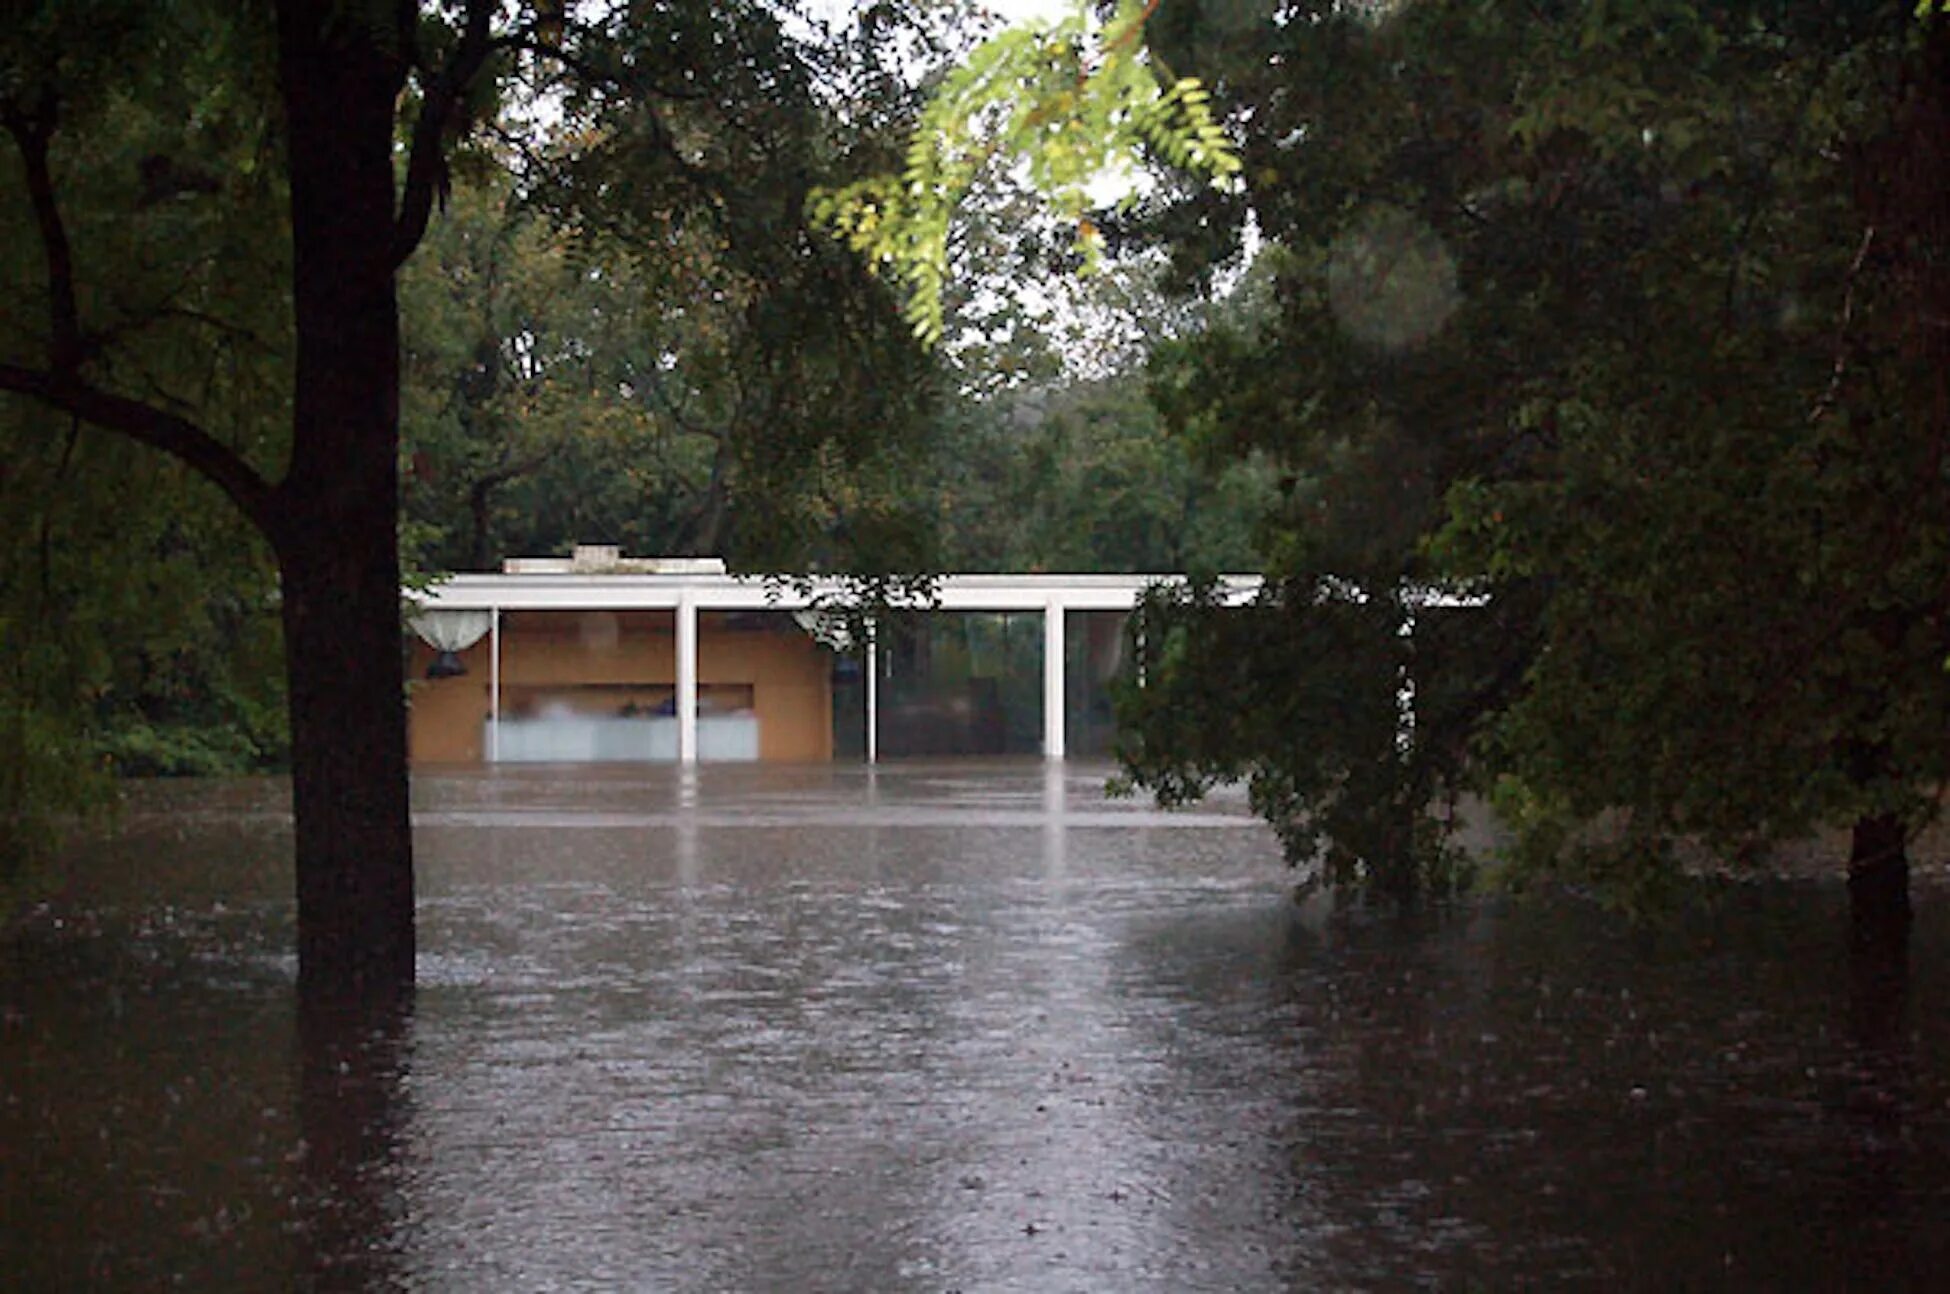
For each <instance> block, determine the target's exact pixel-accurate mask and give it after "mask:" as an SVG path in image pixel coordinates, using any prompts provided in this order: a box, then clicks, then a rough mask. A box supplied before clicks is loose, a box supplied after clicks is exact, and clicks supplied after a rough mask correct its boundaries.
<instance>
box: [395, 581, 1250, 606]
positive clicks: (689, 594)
mask: <svg viewBox="0 0 1950 1294" xmlns="http://www.w3.org/2000/svg"><path fill="white" fill-rule="evenodd" d="M1220 578H1221V581H1222V582H1223V583H1224V585H1225V588H1226V593H1227V596H1228V598H1229V600H1231V601H1235V602H1244V601H1247V600H1249V599H1251V598H1252V596H1253V595H1254V594H1256V593H1258V592H1259V588H1260V584H1261V580H1260V577H1259V576H1257V575H1226V576H1221V577H1220ZM1183 582H1184V577H1183V576H1182V575H943V576H939V577H937V579H936V582H935V585H934V594H935V596H934V600H933V601H932V602H923V603H917V604H914V609H916V610H925V611H1040V610H1043V609H1045V608H1048V607H1052V606H1060V607H1063V608H1065V609H1066V610H1071V611H1128V610H1130V609H1131V608H1133V607H1135V606H1136V605H1137V601H1138V598H1139V596H1140V595H1141V594H1142V593H1143V592H1144V590H1145V589H1147V588H1149V587H1151V586H1152V585H1154V584H1180V583H1183ZM407 597H408V599H409V600H411V601H412V602H414V603H415V604H416V605H418V606H421V607H423V608H426V609H428V610H441V611H487V610H496V609H498V610H502V611H657V610H672V609H674V608H676V607H677V606H679V605H681V604H684V603H689V604H690V605H691V606H694V607H696V608H697V609H698V610H700V611H798V610H802V609H804V608H807V607H815V606H836V605H845V604H846V603H848V602H850V601H851V600H852V599H853V589H852V588H851V587H850V586H849V585H847V584H846V583H845V582H843V581H840V580H836V579H830V578H825V577H818V578H814V579H812V580H810V581H791V580H785V579H780V578H778V577H775V576H763V575H716V574H696V575H689V574H686V575H671V574H656V575H631V574H601V575H575V574H565V573H557V572H548V573H522V574H513V575H454V576H450V577H448V578H447V579H445V580H442V581H441V582H440V583H438V584H436V585H434V586H433V587H432V588H430V589H426V590H412V591H409V592H408V593H407Z"/></svg>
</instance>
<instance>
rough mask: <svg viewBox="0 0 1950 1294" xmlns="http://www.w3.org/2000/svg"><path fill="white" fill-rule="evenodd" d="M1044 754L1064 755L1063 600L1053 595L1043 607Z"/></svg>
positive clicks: (1060, 756)
mask: <svg viewBox="0 0 1950 1294" xmlns="http://www.w3.org/2000/svg"><path fill="white" fill-rule="evenodd" d="M1043 755H1044V757H1045V758H1047V759H1062V758H1063V603H1062V601H1061V600H1060V599H1059V598H1058V597H1057V596H1056V595H1055V594H1051V595H1050V599H1049V605H1048V606H1047V607H1045V608H1044V610H1043Z"/></svg>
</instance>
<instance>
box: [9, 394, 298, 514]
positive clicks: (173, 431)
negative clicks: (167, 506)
mask: <svg viewBox="0 0 1950 1294" xmlns="http://www.w3.org/2000/svg"><path fill="white" fill-rule="evenodd" d="M0 391H12V392H14V393H16V394H18V395H24V396H27V397H29V398H30V399H34V400H38V401H40V402H41V403H42V404H44V405H47V406H48V407H49V408H53V409H59V410H61V411H62V412H63V413H67V414H71V415H73V416H74V417H76V418H79V419H81V420H82V421H83V422H86V423H89V424H91V425H92V426H96V427H100V428H102V429H103V430H105V431H113V432H117V433H119V434H121V435H124V436H127V437H128V438H129V439H131V440H135V441H138V442H140V443H142V444H144V445H148V446H151V447H152V448H155V449H159V450H161V451H162V452H163V453H165V454H168V455H170V456H171V457H172V458H174V459H176V460H177V461H178V462H181V463H183V464H185V465H187V466H188V467H190V468H191V469H193V470H194V471H196V472H197V473H198V474H199V475H201V476H203V477H204V478H206V479H207V480H209V481H211V482H213V483H215V485H216V486H217V488H219V489H221V490H222V491H223V492H224V494H226V495H227V496H229V498H230V501H231V502H232V503H234V504H236V505H237V507H238V508H239V509H240V510H241V511H242V512H243V514H244V515H245V516H246V517H248V518H250V520H251V522H252V523H253V524H254V525H256V526H257V528H258V529H259V530H261V531H263V532H264V533H265V534H266V535H269V534H270V533H271V529H272V527H273V525H274V524H275V521H276V517H275V516H274V514H273V512H272V509H271V494H272V491H271V487H270V485H269V484H267V483H266V482H265V480H264V478H263V477H262V476H259V475H258V473H257V470H256V469H255V468H253V467H252V466H251V465H250V464H249V463H247V462H245V461H244V460H243V459H242V458H240V457H238V456H237V454H236V453H235V452H233V451H232V450H231V449H230V448H229V447H228V446H226V445H225V444H224V443H223V442H222V441H220V440H218V439H217V438H216V437H214V436H212V435H211V434H210V433H209V432H207V431H205V430H204V429H203V428H201V427H199V426H197V425H196V424H195V423H193V422H191V421H190V420H189V419H187V418H183V417H179V416H178V415H176V414H173V413H169V412H166V411H164V410H162V409H158V408H156V407H155V406H154V405H149V404H144V403H143V402H142V401H140V400H131V399H128V398H126V397H124V396H119V395H111V394H109V393H108V392H106V391H101V390H97V389H95V388H94V387H91V386H89V385H88V384H87V383H85V382H82V381H80V380H78V379H76V378H72V377H66V376H63V375H60V374H56V373H45V372H40V371H38V370H35V369H29V368H22V367H20V366H19V365H17V364H5V363H0Z"/></svg>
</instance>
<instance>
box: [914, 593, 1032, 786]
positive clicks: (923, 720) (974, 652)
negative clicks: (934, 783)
mask: <svg viewBox="0 0 1950 1294" xmlns="http://www.w3.org/2000/svg"><path fill="white" fill-rule="evenodd" d="M881 634H882V636H881V644H880V688H879V700H880V753H881V755H882V756H883V757H890V758H899V757H901V756H904V755H1034V754H1039V753H1040V752H1041V751H1042V748H1043V695H1042V687H1043V684H1042V679H1043V673H1042V670H1043V617H1042V613H1041V612H1036V611H1018V612H978V611H928V612H917V613H913V614H906V615H898V616H895V617H892V618H891V619H890V620H889V622H887V623H886V624H884V625H883V626H882V630H881Z"/></svg>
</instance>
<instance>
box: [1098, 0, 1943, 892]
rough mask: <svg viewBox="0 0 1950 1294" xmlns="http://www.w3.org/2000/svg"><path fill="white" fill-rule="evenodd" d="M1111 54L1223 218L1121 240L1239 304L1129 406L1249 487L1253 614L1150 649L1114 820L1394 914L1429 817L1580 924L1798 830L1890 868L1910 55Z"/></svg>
mask: <svg viewBox="0 0 1950 1294" xmlns="http://www.w3.org/2000/svg"><path fill="white" fill-rule="evenodd" d="M1150 34H1151V38H1152V40H1153V41H1154V43H1155V44H1156V46H1157V47H1158V48H1159V49H1160V50H1161V51H1162V53H1163V56H1164V57H1165V58H1166V59H1167V60H1168V61H1170V62H1171V63H1172V64H1173V65H1174V66H1177V67H1182V68H1185V69H1188V70H1191V71H1195V72H1197V73H1198V74H1199V75H1201V76H1202V77H1204V78H1205V79H1206V80H1207V81H1208V82H1209V83H1210V84H1212V86H1213V90H1214V103H1215V105H1216V106H1217V108H1218V110H1219V111H1220V113H1221V114H1222V116H1223V117H1224V119H1225V120H1226V121H1227V122H1228V124H1229V125H1230V127H1231V128H1232V129H1234V130H1236V131H1237V132H1238V133H1239V135H1240V138H1241V141H1242V142H1241V156H1242V158H1243V161H1244V167H1243V171H1242V174H1243V176H1244V182H1245V192H1244V194H1243V195H1241V196H1240V197H1239V198H1238V199H1236V200H1235V199H1234V198H1233V197H1231V196H1227V195H1210V194H1206V195H1198V196H1194V197H1192V198H1190V199H1189V200H1185V199H1174V200H1173V201H1172V202H1171V203H1170V205H1169V207H1168V208H1167V207H1164V204H1160V206H1161V208H1163V209H1161V210H1159V211H1158V212H1157V213H1156V216H1157V219H1156V222H1155V227H1157V228H1159V229H1161V230H1162V231H1164V232H1165V233H1166V234H1168V235H1170V234H1176V235H1177V236H1176V237H1175V239H1174V245H1175V246H1177V247H1178V249H1179V252H1180V255H1181V256H1182V257H1184V258H1186V259H1187V260H1188V261H1191V262H1196V260H1197V258H1198V257H1199V256H1201V255H1204V254H1207V253H1208V252H1209V249H1210V247H1211V245H1212V241H1213V240H1212V238H1211V236H1210V233H1209V232H1207V231H1209V230H1210V229H1212V228H1215V227H1216V228H1224V227H1234V228H1236V227H1237V224H1238V222H1239V221H1240V220H1241V219H1243V218H1244V216H1245V214H1246V213H1247V212H1250V214H1251V218H1252V219H1253V221H1254V222H1255V223H1256V225H1257V228H1258V230H1259V231H1260V232H1261V233H1262V234H1263V235H1264V237H1265V238H1266V239H1267V240H1268V242H1269V245H1270V251H1269V255H1270V257H1271V258H1272V263H1273V265H1274V266H1275V271H1276V283H1275V287H1274V290H1273V293H1272V301H1271V302H1270V303H1269V305H1268V306H1267V308H1266V309H1265V310H1264V312H1263V313H1261V314H1260V315H1259V316H1258V317H1257V318H1254V319H1251V320H1249V321H1247V322H1245V323H1242V324H1239V325H1236V326H1228V327H1220V328H1215V329H1213V330H1211V331H1209V332H1207V333H1206V334H1204V335H1203V336H1200V337H1198V338H1195V339H1193V340H1191V341H1188V342H1185V343H1182V344H1177V345H1173V346H1171V347H1168V348H1166V350H1165V351H1164V352H1163V353H1161V354H1160V355H1159V357H1158V359H1157V361H1156V366H1155V369H1154V382H1155V385H1156V389H1157V392H1158V397H1159V399H1160V402H1161V406H1162V407H1163V408H1164V410H1165V411H1166V414H1167V417H1168V418H1169V419H1170V420H1171V421H1172V423H1173V425H1174V426H1177V427H1180V428H1184V429H1188V430H1191V431H1193V432H1195V433H1196V434H1197V435H1199V436H1200V437H1202V438H1204V439H1206V440H1208V441H1212V440H1217V441H1221V442H1226V443H1230V444H1232V445H1234V446H1235V447H1236V448H1237V449H1239V450H1241V451H1251V452H1255V453H1259V454H1263V455H1265V456H1267V457H1268V458H1270V459H1271V460H1272V461H1274V462H1275V463H1276V464H1278V465H1279V467H1280V469H1281V470H1282V471H1283V473H1284V475H1283V478H1282V492H1281V499H1280V502H1279V504H1278V505H1277V507H1276V509H1275V511H1274V513H1273V516H1272V518H1271V522H1270V533H1269V535H1268V537H1267V539H1266V541H1265V542H1266V547H1267V550H1268V553H1269V557H1270V558H1271V564H1270V566H1269V571H1268V573H1269V576H1270V577H1271V582H1270V584H1269V592H1268V594H1267V596H1266V598H1265V599H1264V600H1263V602H1262V604H1261V605H1260V606H1259V607H1257V608H1255V609H1254V610H1253V611H1252V612H1251V613H1250V614H1249V615H1247V616H1244V617H1240V616H1222V615H1214V614H1211V613H1210V611H1209V608H1207V607H1206V606H1205V605H1203V604H1202V603H1201V602H1200V601H1199V600H1198V599H1196V598H1193V599H1187V600H1176V601H1174V600H1170V599H1161V600H1160V601H1158V602H1157V603H1156V604H1155V605H1154V607H1153V608H1152V615H1153V623H1152V625H1151V627H1150V630H1149V633H1148V637H1149V640H1150V642H1151V643H1152V644H1153V645H1154V653H1155V655H1154V659H1153V661H1152V662H1151V671H1150V674H1149V676H1148V677H1149V683H1150V686H1149V687H1148V688H1147V689H1146V691H1144V692H1143V693H1135V694H1133V696H1132V698H1131V700H1130V703H1129V709H1128V716H1127V717H1128V718H1129V719H1130V720H1131V725H1132V726H1131V734H1130V737H1129V740H1128V743H1127V746H1126V749H1125V754H1126V757H1127V759H1128V760H1129V762H1130V766H1131V770H1132V772H1133V774H1134V775H1135V777H1136V779H1137V780H1138V781H1140V782H1141V783H1143V784H1145V785H1149V786H1152V787H1154V788H1156V789H1158V790H1160V791H1161V792H1163V793H1164V794H1166V795H1167V796H1168V797H1183V796H1188V795H1194V794H1197V793H1198V792H1199V790H1200V789H1202V788H1203V787H1204V786H1206V785H1208V784H1209V783H1210V781H1211V780H1212V779H1214V778H1217V777H1223V776H1230V775H1245V776H1248V777H1250V778H1251V779H1252V782H1253V786H1254V793H1255V796H1256V799H1257V802H1258V803H1259V804H1260V806H1261V807H1262V808H1263V809H1264V810H1265V811H1266V812H1267V813H1268V814H1269V816H1271V817H1272V819H1273V820H1274V822H1275V823H1276V825H1278V826H1280V827H1281V828H1282V830H1283V832H1284V833H1285V834H1286V836H1287V839H1288V843H1289V845H1290V847H1291V848H1292V850H1293V852H1294V855H1295V857H1296V860H1306V861H1308V862H1309V864H1310V865H1314V866H1318V867H1320V868H1322V869H1323V871H1324V874H1325V875H1326V876H1327V877H1328V878H1329V879H1335V880H1361V881H1366V882H1370V883H1381V884H1383V885H1385V886H1387V887H1390V888H1395V889H1399V890H1404V891H1414V890H1416V889H1418V888H1421V889H1426V888H1428V887H1431V886H1433V887H1440V886H1442V885H1445V884H1447V883H1449V882H1450V881H1451V880H1453V879H1454V878H1455V877H1456V875H1457V872H1456V870H1455V866H1454V863H1455V858H1454V855H1453V853H1452V852H1451V851H1450V850H1448V849H1447V848H1446V847H1445V845H1444V842H1445V840H1447V839H1448V838H1449V836H1448V833H1447V831H1446V829H1445V824H1446V822H1447V821H1448V818H1447V814H1446V812H1445V811H1444V809H1443V807H1442V806H1444V805H1447V804H1449V803H1451V802H1452V801H1453V799H1454V797H1455V796H1456V795H1458V794H1460V793H1462V792H1465V791H1470V790H1476V791H1482V792H1486V793H1489V794H1491V795H1493V796H1494V797H1495V798H1496V800H1497V802H1498V803H1499V804H1500V805H1501V806H1502V807H1503V808H1504V810H1505V811H1506V813H1507V815H1508V816H1509V818H1510V820H1511V821H1512V823H1513V824H1514V825H1515V827H1516V828H1517V830H1518V833H1519V837H1520V843H1519V846H1518V849H1517V853H1516V857H1517V858H1519V859H1520V860H1522V861H1524V862H1526V863H1528V864H1533V865H1543V864H1548V865H1553V866H1559V867H1562V866H1563V865H1564V864H1565V863H1566V862H1567V861H1571V860H1578V859H1581V860H1583V862H1584V863H1585V864H1586V865H1587V866H1588V867H1589V868H1592V869H1595V870H1596V872H1597V874H1599V875H1602V876H1605V877H1607V878H1608V879H1611V880H1614V881H1622V882H1625V883H1627V884H1638V883H1642V882H1644V881H1645V880H1646V879H1647V878H1649V877H1653V876H1656V875H1657V874H1658V870H1659V869H1658V866H1657V863H1658V860H1659V859H1661V858H1663V857H1666V856H1667V855H1666V854H1665V853H1664V850H1663V846H1664V844H1665V843H1667V842H1670V841H1671V840H1673V839H1674V838H1677V837H1688V838H1692V839H1696V840H1699V841H1702V842H1704V843H1705V844H1707V845H1708V846H1709V847H1711V848H1712V849H1713V850H1714V851H1715V852H1717V853H1719V854H1720V855H1721V856H1723V857H1728V858H1741V857H1749V856H1752V855H1754V854H1755V852H1756V851H1758V850H1759V849H1761V848H1762V847H1764V845H1765V844H1766V843H1767V842H1770V841H1774V840H1779V839H1782V838H1791V837H1795V836H1798V835H1801V834H1804V833H1806V832H1808V831H1809V830H1811V829H1813V828H1815V827H1817V826H1820V825H1836V826H1842V827H1852V828H1854V830H1855V842H1856V843H1855V852H1854V867H1855V869H1856V872H1857V874H1861V873H1863V872H1864V871H1865V870H1868V869H1873V868H1874V867H1876V866H1878V865H1881V864H1892V865H1896V866H1899V865H1900V863H1901V857H1902V842H1903V839H1904V837H1905V835H1906V834H1908V833H1911V832H1913V831H1914V830H1916V829H1917V828H1918V827H1919V826H1920V825H1921V824H1923V823H1924V822H1926V821H1928V820H1929V819H1930V818H1931V817H1932V816H1933V815H1934V813H1935V808H1936V804H1937V798H1938V796H1939V794H1940V789H1941V785H1942V781H1943V777H1944V773H1945V759H1946V756H1947V755H1950V750H1946V733H1950V728H1946V725H1945V719H1946V718H1947V717H1950V715H1946V712H1945V707H1946V704H1950V691H1947V690H1946V675H1945V671H1944V669H1943V661H1944V659H1945V657H1946V654H1950V640H1946V637H1945V633H1944V628H1943V626H1944V623H1945V618H1944V617H1945V610H1946V604H1945V597H1944V589H1945V585H1944V582H1943V579H1942V571H1943V570H1944V557H1945V545H1946V543H1947V542H1950V514H1946V510H1945V509H1946V505H1950V497H1947V496H1946V489H1945V476H1944V471H1943V466H1942V464H1943V459H1942V449H1943V447H1944V445H1945V443H1946V441H1945V438H1946V436H1950V410H1947V409H1946V400H1945V394H1944V381H1945V379H1944V359H1945V352H1944V333H1943V330H1942V329H1941V328H1939V327H1936V326H1934V325H1932V324H1931V323H1929V322H1928V321H1929V320H1930V319H1932V318H1940V317H1941V315H1942V313H1943V308H1944V303H1945V301H1946V297H1945V295H1944V289H1945V281H1944V271H1943V268H1942V267H1943V265H1944V263H1945V260H1944V257H1945V247H1946V235H1947V234H1950V228H1947V227H1946V225H1945V201H1946V199H1945V188H1944V186H1943V185H1942V184H1941V183H1940V177H1941V175H1942V174H1943V173H1944V169H1943V160H1944V159H1943V156H1942V154H1943V150H1944V148H1945V144H1944V140H1945V139H1946V138H1950V136H1946V134H1945V132H1944V130H1943V125H1944V123H1945V121H1946V116H1945V95H1946V86H1950V77H1946V76H1945V75H1944V72H1945V46H1946V34H1945V30H1944V27H1943V24H1942V23H1941V22H1936V21H1923V22H1919V21H1917V20H1916V19H1915V18H1914V17H1912V16H1911V15H1910V14H1909V13H1908V12H1907V11H1906V10H1902V9H1901V7H1891V6H1885V5H1869V4H1859V3H1845V2H1837V3H1826V4H1799V3H1797V4H1772V3H1758V2H1757V3H1744V4H1730V5H1719V6H1712V7H1708V8H1704V9H1700V8H1695V7H1693V6H1689V5H1683V4H1671V3H1663V2H1661V0H1646V2H1645V3H1634V4H1625V5H1606V6H1579V5H1563V6H1546V7H1544V8H1543V9H1541V10H1540V9H1538V8H1537V7H1536V6H1514V5H1511V6H1505V5H1489V6H1472V7H1467V8H1463V7H1453V6H1430V5H1401V6H1348V5H1338V4H1335V5H1302V6H1280V7H1278V11H1277V12H1276V11H1275V7H1274V6H1252V5H1246V6H1241V5H1237V4H1217V3H1197V2H1196V0H1188V2H1187V3H1184V4H1174V5H1169V6H1166V7H1164V8H1163V9H1161V10H1160V12H1159V14H1158V15H1157V16H1156V17H1155V18H1154V20H1153V22H1152V24H1151V27H1150ZM1925 176H1933V177H1938V178H1935V179H1925V178H1924V177H1925ZM1188 231H1191V236H1186V235H1187V232H1188ZM1444 588H1446V589H1451V590H1457V589H1461V590H1468V591H1472V592H1475V593H1480V594H1483V595H1486V596H1487V604H1486V605H1484V606H1482V607H1478V608H1474V609H1467V610H1464V609H1450V610H1440V611H1438V610H1434V609H1424V608H1421V607H1418V605H1417V600H1418V596H1420V595H1422V594H1426V593H1427V592H1428V591H1430V590H1434V589H1444ZM1408 685H1412V688H1413V699H1414V706H1415V713H1414V721H1413V726H1412V728H1407V727H1402V726H1401V725H1400V724H1399V722H1398V718H1397V714H1396V711H1397V702H1398V700H1399V699H1400V698H1401V697H1402V696H1403V695H1405V693H1404V687H1405V686H1408ZM1194 715H1196V716H1199V718H1198V719H1197V720H1194V719H1193V718H1192V717H1191V716H1194ZM1208 718H1209V720H1210V721H1209V722H1207V719H1208ZM1431 806H1433V809H1432V807H1431ZM1648 863H1651V864H1652V866H1651V867H1648V866H1647V864H1648Z"/></svg>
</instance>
